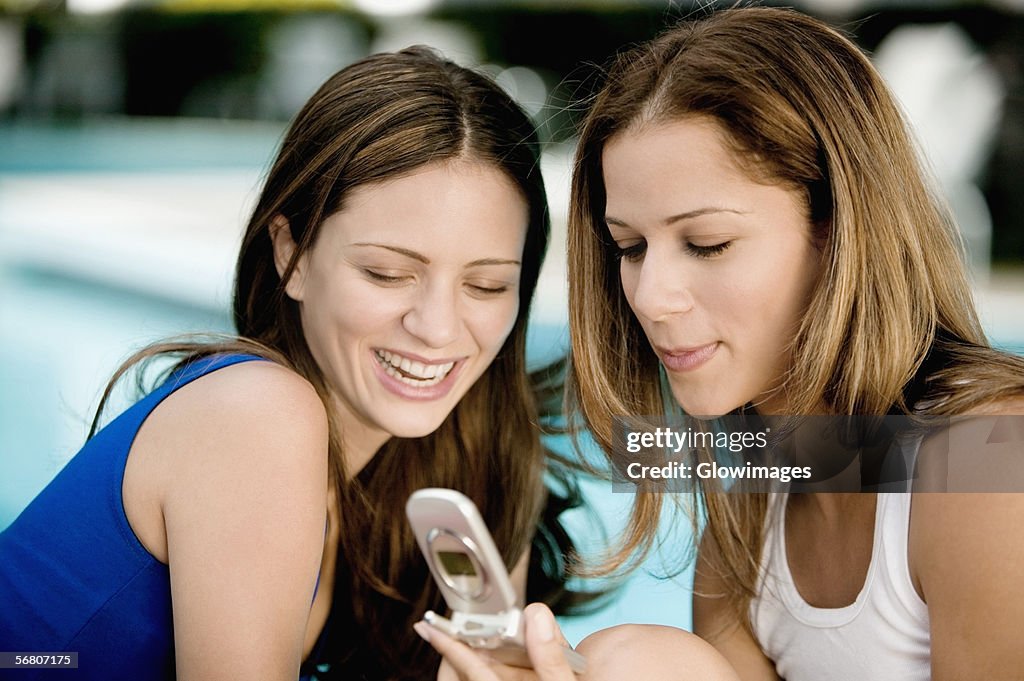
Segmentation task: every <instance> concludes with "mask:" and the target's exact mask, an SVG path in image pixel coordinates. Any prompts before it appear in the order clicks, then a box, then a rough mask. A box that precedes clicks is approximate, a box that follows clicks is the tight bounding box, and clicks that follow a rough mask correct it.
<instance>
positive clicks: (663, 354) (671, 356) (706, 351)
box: [655, 341, 718, 371]
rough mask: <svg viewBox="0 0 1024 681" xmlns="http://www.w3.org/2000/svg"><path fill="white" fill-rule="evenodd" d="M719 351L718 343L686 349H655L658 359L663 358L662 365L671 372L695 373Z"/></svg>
mask: <svg viewBox="0 0 1024 681" xmlns="http://www.w3.org/2000/svg"><path fill="white" fill-rule="evenodd" d="M717 350H718V341H715V342H714V343H708V344H706V345H698V346H691V347H684V348H671V349H666V348H661V347H655V351H656V352H657V353H658V357H660V358H661V363H662V364H664V365H665V368H666V369H668V370H669V371H693V370H694V369H697V368H698V367H700V366H703V365H704V364H705V363H706V362H708V361H709V360H710V359H711V358H712V357H714V356H715V352H717Z"/></svg>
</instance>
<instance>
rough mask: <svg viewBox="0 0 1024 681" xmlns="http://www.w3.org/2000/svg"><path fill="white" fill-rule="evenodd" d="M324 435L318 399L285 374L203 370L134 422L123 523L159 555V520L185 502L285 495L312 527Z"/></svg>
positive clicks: (317, 513)
mask: <svg viewBox="0 0 1024 681" xmlns="http://www.w3.org/2000/svg"><path fill="white" fill-rule="evenodd" d="M327 442H328V432H327V415H326V410H325V408H324V405H323V402H322V401H321V400H320V398H319V396H318V395H317V393H316V391H315V390H314V388H313V387H312V386H311V385H310V384H309V383H308V382H307V381H306V380H305V379H304V378H302V377H301V376H299V375H298V374H296V373H294V372H293V371H291V370H289V369H286V368H284V367H282V366H279V365H276V364H273V363H271V362H263V361H250V362H241V363H238V364H234V365H231V366H228V367H224V368H222V369H219V370H217V371H214V372H211V373H209V374H206V375H205V376H202V377H200V378H198V379H196V380H194V381H192V382H191V383H189V384H188V385H185V386H182V387H181V388H180V389H178V390H177V391H175V392H174V393H172V394H171V395H170V396H169V397H167V399H165V400H164V401H163V402H161V404H160V405H159V406H157V407H156V408H155V409H154V410H153V413H152V414H150V416H149V418H147V419H146V421H145V422H144V423H143V425H142V427H141V428H140V429H139V432H138V435H137V436H136V438H135V441H134V442H133V444H132V447H131V451H130V454H129V457H128V462H127V465H126V467H125V473H124V481H123V484H122V498H123V502H124V508H125V513H126V515H127V517H128V521H129V524H130V525H131V526H132V529H133V530H134V531H135V534H136V535H137V537H138V538H139V540H140V541H141V542H142V544H143V546H145V547H146V549H147V550H148V551H149V552H150V553H151V554H153V555H154V556H155V557H157V558H158V559H159V560H161V561H163V562H167V561H168V547H167V533H166V531H167V528H166V524H167V521H168V520H169V519H170V517H171V516H172V515H173V514H174V513H175V512H180V511H181V510H182V509H186V508H187V509H197V510H198V509H200V508H203V507H204V505H207V504H208V505H209V508H208V509H207V510H208V511H210V512H218V513H226V511H227V509H226V508H224V506H225V505H230V504H232V503H235V504H237V505H238V506H239V507H246V506H248V505H250V504H251V503H252V500H253V499H255V498H259V499H263V500H264V501H265V502H272V501H275V500H278V499H280V500H281V502H282V503H288V500H289V499H292V500H297V501H296V502H295V503H296V504H297V506H296V508H297V509H304V512H305V513H307V514H311V516H312V517H315V518H317V520H316V522H317V523H318V524H319V525H320V526H321V528H322V518H323V513H324V504H325V503H326V501H325V500H324V495H325V494H326V492H325V490H326V486H327Z"/></svg>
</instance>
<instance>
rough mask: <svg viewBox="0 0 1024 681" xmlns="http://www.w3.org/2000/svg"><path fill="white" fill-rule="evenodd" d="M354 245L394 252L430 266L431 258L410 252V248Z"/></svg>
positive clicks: (384, 245) (385, 245)
mask: <svg viewBox="0 0 1024 681" xmlns="http://www.w3.org/2000/svg"><path fill="white" fill-rule="evenodd" d="M352 245H353V246H370V247H373V248H386V249H387V250H389V251H394V252H395V253H398V254H399V255H404V256H405V257H407V258H412V259H413V260H419V261H420V262H421V263H423V264H424V265H429V264H430V258H428V257H427V256H425V255H423V254H421V253H417V252H416V251H410V250H409V249H408V248H402V247H400V246H388V245H387V244H352Z"/></svg>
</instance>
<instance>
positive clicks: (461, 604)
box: [405, 488, 586, 674]
mask: <svg viewBox="0 0 1024 681" xmlns="http://www.w3.org/2000/svg"><path fill="white" fill-rule="evenodd" d="M405 513H406V515H407V516H408V517H409V522H410V523H411V525H412V529H413V532H414V533H415V534H416V541H417V542H418V543H419V545H420V550H422V551H423V555H424V557H426V559H427V565H428V566H430V572H431V574H432V575H433V576H434V580H435V581H436V582H437V585H438V586H439V587H440V589H441V594H442V595H443V596H444V600H445V602H446V603H448V607H449V608H451V611H452V615H451V619H448V618H446V617H443V616H441V615H438V614H437V613H435V612H433V611H427V613H426V615H424V618H423V619H424V621H426V622H427V624H430V625H431V626H433V627H436V628H437V629H440V630H441V631H443V632H444V633H446V634H448V635H449V636H452V637H453V638H457V639H459V640H460V641H463V642H464V643H466V644H467V645H469V646H471V647H473V648H484V649H487V651H488V653H489V654H490V655H491V656H492V657H494V658H495V659H497V660H499V661H501V662H504V663H505V664H509V665H512V666H515V667H526V668H529V667H530V666H531V665H530V658H529V657H528V656H527V654H526V648H525V643H524V638H523V616H522V615H523V613H522V610H520V609H519V607H518V606H517V605H516V592H515V589H514V588H513V586H512V581H511V579H509V575H508V569H507V568H506V567H505V563H504V562H503V561H502V559H501V554H500V553H498V549H497V547H495V545H494V540H493V539H492V538H491V533H490V532H489V531H488V529H487V526H486V525H485V524H484V521H483V518H481V517H480V512H479V511H478V510H477V508H476V505H475V504H474V503H473V502H472V501H471V500H470V499H469V497H467V496H465V495H464V494H462V493H460V492H456V491H455V490H451V489H440V488H428V489H421V490H419V491H417V492H415V493H413V495H412V496H410V497H409V501H408V502H407V503H406V505H405ZM565 657H566V660H567V661H568V663H569V666H570V667H571V668H572V670H573V671H574V672H576V673H577V674H580V673H582V672H583V671H584V669H585V667H586V661H585V660H584V658H583V656H582V655H580V654H579V653H577V652H576V651H574V650H572V649H570V648H565Z"/></svg>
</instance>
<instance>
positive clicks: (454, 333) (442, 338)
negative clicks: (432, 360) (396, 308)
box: [402, 282, 462, 348]
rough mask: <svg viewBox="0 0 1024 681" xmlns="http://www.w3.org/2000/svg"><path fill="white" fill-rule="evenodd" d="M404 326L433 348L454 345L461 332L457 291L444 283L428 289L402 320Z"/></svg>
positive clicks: (421, 293)
mask: <svg viewBox="0 0 1024 681" xmlns="http://www.w3.org/2000/svg"><path fill="white" fill-rule="evenodd" d="M402 326H403V327H404V328H405V330H406V331H408V332H409V333H410V334H412V335H413V336H415V337H416V338H418V339H419V340H421V341H422V342H423V343H424V344H426V345H427V346H429V347H431V348H443V347H445V346H447V345H450V344H451V343H454V342H455V341H456V340H457V339H458V337H459V333H460V332H461V328H462V320H461V317H460V316H459V310H458V301H457V299H456V293H455V291H454V290H453V289H452V288H451V287H448V286H446V285H444V284H442V283H441V282H437V283H434V284H432V285H429V286H425V287H424V288H422V289H421V290H420V291H419V293H418V295H417V296H416V298H415V299H414V300H413V301H412V305H411V307H410V308H409V310H408V311H406V313H405V315H404V316H403V317H402Z"/></svg>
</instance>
